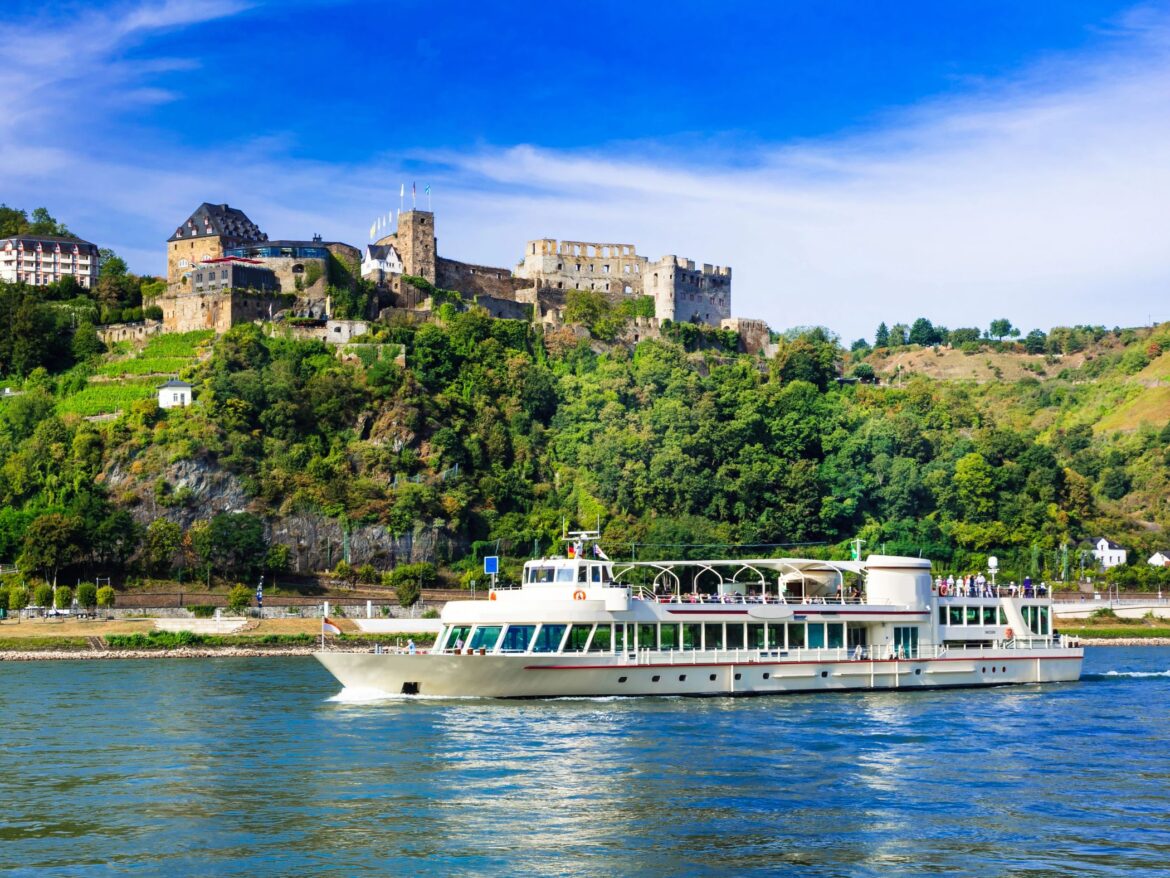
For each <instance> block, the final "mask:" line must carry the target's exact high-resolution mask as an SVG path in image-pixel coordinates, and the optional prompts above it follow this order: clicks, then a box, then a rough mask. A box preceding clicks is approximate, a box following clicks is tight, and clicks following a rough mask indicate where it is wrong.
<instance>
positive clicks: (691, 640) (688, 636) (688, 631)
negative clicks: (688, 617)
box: [682, 622, 703, 649]
mask: <svg viewBox="0 0 1170 878" xmlns="http://www.w3.org/2000/svg"><path fill="white" fill-rule="evenodd" d="M682 638H683V639H682V648H683V649H702V648H703V626H702V625H701V624H699V623H698V622H687V623H685V624H684V625H683V626H682Z"/></svg>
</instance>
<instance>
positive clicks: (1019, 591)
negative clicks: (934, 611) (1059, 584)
mask: <svg viewBox="0 0 1170 878" xmlns="http://www.w3.org/2000/svg"><path fill="white" fill-rule="evenodd" d="M931 590H932V591H933V592H934V593H935V594H936V595H937V596H938V597H940V598H944V599H945V598H1025V599H1027V600H1032V599H1043V598H1048V597H1050V592H1049V590H1048V587H1047V586H1044V585H1037V586H1030V585H1029V586H1019V585H992V584H991V583H990V582H989V583H987V584H986V585H970V586H965V585H946V584H943V585H941V586H940V585H938V584H935V585H933V586H931Z"/></svg>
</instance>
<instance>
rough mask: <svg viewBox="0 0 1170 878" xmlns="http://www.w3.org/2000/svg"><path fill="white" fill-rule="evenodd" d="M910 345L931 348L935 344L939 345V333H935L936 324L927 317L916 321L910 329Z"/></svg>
mask: <svg viewBox="0 0 1170 878" xmlns="http://www.w3.org/2000/svg"><path fill="white" fill-rule="evenodd" d="M909 340H910V344H917V345H922V346H923V347H929V346H930V345H933V344H938V342H939V338H938V333H937V332H935V329H934V324H933V323H931V322H930V321H929V320H927V319H926V318H925V317H919V318H918V319H917V320H915V321H914V324H913V325H912V326H911V327H910V338H909Z"/></svg>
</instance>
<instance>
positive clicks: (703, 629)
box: [317, 532, 1083, 697]
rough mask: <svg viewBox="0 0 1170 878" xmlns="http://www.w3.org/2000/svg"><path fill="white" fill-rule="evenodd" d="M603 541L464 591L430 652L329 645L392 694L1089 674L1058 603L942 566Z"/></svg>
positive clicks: (699, 688) (335, 666) (775, 686)
mask: <svg viewBox="0 0 1170 878" xmlns="http://www.w3.org/2000/svg"><path fill="white" fill-rule="evenodd" d="M596 537H597V535H596V534H594V533H588V532H582V533H578V534H574V535H572V537H571V539H570V540H569V542H568V549H567V552H566V554H565V555H564V556H558V557H551V558H541V559H538V560H533V561H529V562H527V563H526V564H525V565H524V569H523V574H522V577H521V582H520V583H518V584H517V585H515V586H510V587H509V586H497V587H496V588H494V589H493V590H492V591H491V592H490V594H489V598H488V600H486V601H484V600H479V601H453V602H451V603H449V604H447V606H446V607H445V608H444V610H443V613H442V628H441V630H440V632H439V634H438V636H437V638H436V640H435V644H434V647H433V648H432V649H431V650H430V651H429V652H428V653H425V654H422V653H420V654H416V655H405V654H396V653H385V652H383V653H379V654H371V653H347V652H332V651H322V652H320V653H318V654H317V657H318V659H319V660H320V661H321V662H322V664H324V665H325V667H327V668H328V669H329V670H330V671H331V672H332V673H333V674H334V676H336V677H337V678H338V680H340V681H341V682H342V683H343V684H344V685H346V686H353V687H360V688H370V689H376V690H380V691H382V692H386V693H388V694H424V695H444V696H452V695H458V696H489V697H555V696H601V695H759V694H769V693H786V692H808V691H824V690H851V689H901V688H934V687H944V686H952V687H953V686H987V685H1001V684H1008V683H1043V682H1058V681H1068V680H1076V679H1078V678H1079V676H1080V669H1081V663H1082V659H1083V651H1082V650H1081V649H1080V648H1079V647H1078V646H1076V645H1074V644H1071V643H1069V642H1067V641H1066V640H1065V639H1064V638H1061V637H1060V636H1058V635H1057V634H1056V632H1054V631H1053V629H1052V612H1051V599H1050V598H1049V597H1048V596H1047V595H1044V596H1041V595H1038V594H1029V595H1027V596H1025V595H1023V594H1022V593H1021V594H1013V593H1011V592H1009V591H1005V590H1002V589H984V590H982V591H981V592H980V594H979V595H973V594H971V595H958V594H947V595H940V594H938V589H937V587H936V586H935V585H934V583H933V582H932V580H931V571H930V562H929V561H927V560H924V559H920V558H906V557H898V556H886V555H871V556H869V557H868V558H867V559H866V560H865V561H825V560H818V559H800V558H764V559H754V560H749V561H744V560H730V559H724V560H706V561H643V562H613V561H610V560H609V559H608V558H606V557H605V555H604V553H602V552H601V551H600V549H598V548H594V547H596V546H597V543H596Z"/></svg>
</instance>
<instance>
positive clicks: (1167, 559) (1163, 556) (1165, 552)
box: [1147, 549, 1170, 567]
mask: <svg viewBox="0 0 1170 878" xmlns="http://www.w3.org/2000/svg"><path fill="white" fill-rule="evenodd" d="M1147 563H1149V564H1152V565H1153V566H1155V567H1170V549H1159V550H1158V551H1156V552H1155V553H1154V554H1152V555H1151V556H1150V560H1149V561H1148V562H1147Z"/></svg>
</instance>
